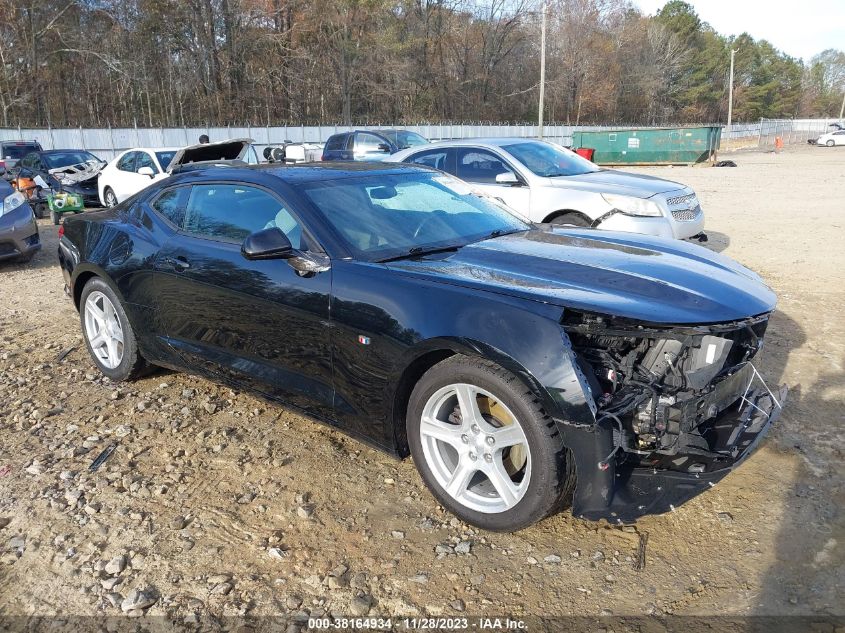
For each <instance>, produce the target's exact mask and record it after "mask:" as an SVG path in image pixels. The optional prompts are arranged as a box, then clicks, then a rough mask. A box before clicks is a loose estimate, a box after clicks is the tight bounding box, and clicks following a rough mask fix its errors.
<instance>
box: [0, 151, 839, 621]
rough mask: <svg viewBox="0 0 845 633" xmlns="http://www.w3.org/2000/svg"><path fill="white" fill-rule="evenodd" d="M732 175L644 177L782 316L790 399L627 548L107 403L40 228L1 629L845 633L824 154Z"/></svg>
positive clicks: (213, 407)
mask: <svg viewBox="0 0 845 633" xmlns="http://www.w3.org/2000/svg"><path fill="white" fill-rule="evenodd" d="M733 158H734V159H735V160H736V161H737V163H738V164H739V167H737V168H736V169H729V168H701V167H697V168H671V169H670V168H648V169H640V170H639V171H643V172H647V173H652V174H656V175H660V176H663V177H667V178H670V179H674V180H678V181H681V182H684V183H686V184H689V185H692V186H693V187H694V188H695V189H696V191H697V192H698V193H699V196H700V198H701V200H702V204H703V206H704V208H705V210H706V213H707V229H708V232H709V233H710V235H711V238H712V239H711V241H710V243H709V244H708V246H709V247H710V248H713V249H715V250H719V251H724V252H725V253H726V254H727V255H729V256H731V257H734V258H736V259H738V260H739V261H741V262H742V263H744V264H746V265H748V266H750V267H751V268H753V269H755V270H757V271H758V272H759V273H760V274H761V275H762V276H763V277H764V278H765V279H766V281H767V282H768V283H769V284H770V285H771V286H772V287H773V288H774V289H775V290H776V291H777V293H778V295H779V297H780V304H779V307H778V311H777V313H776V314H775V316H774V318H773V320H772V323H771V325H770V328H769V334H768V338H767V345H766V349H765V350H764V359H763V362H762V367H761V369H762V370H763V372H764V375H765V376H766V378H767V379H768V380H770V381H771V382H772V383H781V382H785V383H787V384H788V385H789V386H790V388H791V390H792V391H791V396H790V400H789V403H788V405H787V407H786V409H785V412H784V414H783V417H782V420H781V422H780V423H779V426H778V428H777V429H776V430H775V431H774V432H773V434H772V435H771V436H770V438H769V439H767V441H766V442H765V443H764V445H763V446H762V448H761V449H760V450H759V452H758V453H757V454H756V455H755V456H754V457H753V458H752V459H750V460H748V461H747V462H746V463H745V464H744V465H743V466H741V467H740V468H739V469H738V470H737V471H736V472H734V473H732V474H731V475H730V476H728V477H727V478H726V479H725V480H724V481H723V482H722V483H720V484H719V485H718V486H717V487H716V488H714V489H713V490H711V491H709V492H708V493H707V494H704V495H702V496H699V497H698V498H696V499H694V500H693V501H691V502H689V503H687V504H686V505H684V506H683V507H681V508H678V509H677V511H675V512H673V513H670V514H668V515H663V516H655V517H647V518H645V519H643V520H642V521H640V522H639V523H638V524H637V526H636V527H627V528H617V527H611V526H609V525H607V524H597V523H588V522H584V521H580V520H576V519H574V518H573V517H572V516H571V515H570V514H569V513H568V512H564V513H561V514H559V515H558V516H555V517H553V518H551V519H548V520H546V521H544V522H542V523H540V524H539V525H536V526H534V527H532V528H530V529H527V530H524V531H522V532H520V533H518V534H512V535H502V534H487V533H483V532H480V531H478V530H476V529H473V528H471V527H469V526H466V525H464V524H462V523H461V522H459V521H458V520H457V519H455V518H453V517H451V516H450V515H448V514H446V513H445V512H444V511H443V510H442V509H441V508H439V507H438V506H437V504H436V503H435V501H434V500H433V498H432V497H431V496H430V495H429V494H428V492H427V491H426V489H425V488H424V487H423V485H422V483H421V481H420V479H419V477H418V476H417V474H416V471H415V470H414V467H413V464H412V463H411V462H410V461H405V462H398V461H395V460H393V459H392V458H390V457H387V456H385V455H383V454H381V453H379V452H377V451H375V450H373V449H370V448H368V447H366V446H364V445H361V444H359V443H357V442H356V441H354V440H352V439H349V438H347V437H345V436H343V435H342V434H340V433H337V432H335V431H333V430H331V429H328V428H326V427H323V426H321V425H319V424H317V423H314V422H311V421H309V420H307V419H305V418H303V417H301V416H299V415H296V414H294V413H292V412H289V411H286V410H284V409H282V408H279V407H276V406H272V405H269V404H268V403H266V402H264V401H262V400H259V399H257V398H254V397H253V396H251V395H249V394H245V393H238V392H234V391H231V390H230V389H228V388H224V387H220V386H218V385H215V384H212V383H210V382H207V381H205V380H203V379H200V378H196V377H193V376H188V375H180V374H174V373H167V372H158V373H156V374H153V375H151V376H148V377H146V378H144V379H142V380H139V381H137V382H134V383H129V384H120V385H116V384H111V383H109V382H108V380H106V379H103V378H101V377H100V375H99V374H98V373H97V372H96V371H95V369H94V367H93V364H92V363H91V361H90V359H89V357H88V354H87V352H86V350H85V347H84V344H83V342H82V338H81V333H80V326H79V318H78V316H77V314H76V312H75V310H74V309H73V307H72V305H71V303H70V301H69V300H68V299H66V298H65V296H64V295H63V293H62V278H61V274H60V272H59V269H58V266H57V262H56V242H57V237H56V229H55V227H53V226H52V225H50V224H47V223H45V222H43V221H42V222H41V223H40V228H41V232H42V238H43V240H44V242H45V247H44V250H43V251H42V252H41V253H40V254H39V255H38V256H37V257H36V259H35V260H34V261H33V262H32V263H31V264H29V265H9V264H6V265H0V615H4V616H10V615H24V616H26V615H120V614H122V613H127V614H130V615H137V614H140V613H143V612H145V613H147V614H166V615H167V616H169V618H172V619H174V620H176V621H179V622H182V621H187V622H191V621H192V620H193V619H195V618H206V617H209V616H210V617H215V618H216V617H221V616H228V615H248V616H261V615H271V614H272V615H279V614H295V613H299V614H303V615H306V614H310V615H312V616H319V615H322V614H326V613H333V614H344V615H352V614H356V615H360V614H367V613H369V614H371V615H382V616H387V615H393V616H401V615H422V614H429V615H439V614H452V615H459V614H474V615H478V614H499V615H501V614H513V615H539V614H543V615H567V614H581V615H602V614H604V615H607V614H615V615H638V614H734V615H744V614H762V615H788V614H836V615H843V614H844V613H845V609H844V608H843V602H842V600H841V599H842V596H843V595H845V591H843V580H845V572H844V571H843V569H845V568H844V567H843V553H842V552H843V544H845V541H844V540H843V539H845V534H843V521H842V508H843V501H845V496H843V490H842V483H843V472H842V436H843V435H842V430H843V413H842V408H841V407H842V405H843V402H845V387H843V383H845V381H843V360H845V332H844V331H843V329H845V327H843V321H845V319H844V318H843V303H845V302H843V299H844V298H845V296H843V294H845V290H844V289H845V284H843V264H845V261H843V255H842V243H843V237H845V231H843V223H845V217H843V211H845V208H843V202H842V191H845V151H838V148H836V149H827V148H795V149H793V148H788V150H787V151H786V152H784V153H783V154H780V155H775V154H767V153H748V154H737V155H734V156H733ZM110 445H116V449H115V451H114V453H113V454H112V455H111V457H110V458H109V459H108V461H106V462H105V464H104V465H103V466H102V467H101V468H100V469H99V470H98V471H97V472H96V473H90V472H89V471H88V466H89V465H90V464H91V462H92V460H93V459H94V458H95V457H97V455H99V454H100V453H101V451H103V450H104V449H105V448H106V447H108V446H110ZM646 533H647V534H648V547H647V553H646V565H645V568H644V569H641V570H637V569H636V565H635V561H636V558H637V548H638V544H639V542H640V535H641V534H646Z"/></svg>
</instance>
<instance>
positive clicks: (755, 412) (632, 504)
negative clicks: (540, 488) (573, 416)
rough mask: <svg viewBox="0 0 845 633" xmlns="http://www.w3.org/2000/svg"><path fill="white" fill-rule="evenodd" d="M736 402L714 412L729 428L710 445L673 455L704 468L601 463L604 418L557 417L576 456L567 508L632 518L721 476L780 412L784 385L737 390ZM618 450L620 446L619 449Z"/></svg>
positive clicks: (591, 515)
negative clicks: (586, 421) (579, 422)
mask: <svg viewBox="0 0 845 633" xmlns="http://www.w3.org/2000/svg"><path fill="white" fill-rule="evenodd" d="M740 396H742V397H741V398H739V397H738V400H739V401H740V402H741V404H740V405H739V406H737V402H736V401H735V402H734V403H733V405H731V406H730V407H728V408H727V409H725V410H724V411H723V412H722V413H721V414H720V415H719V417H718V424H717V426H718V427H719V428H722V429H724V428H726V427H728V426H729V427H730V428H731V429H732V432H731V433H729V434H724V435H720V436H719V438H718V445H717V446H714V447H711V449H710V451H702V450H700V449H699V450H695V449H693V450H691V451H690V453H689V454H686V455H685V454H683V452H681V453H680V454H679V455H678V457H679V458H680V457H690V458H692V459H690V460H680V461H687V462H689V461H697V460H699V459H704V460H705V461H706V462H707V467H706V469H705V471H704V472H690V471H684V470H672V469H669V468H656V467H646V466H642V465H639V464H636V465H635V464H634V463H633V460H628V459H619V460H616V461H615V462H612V463H611V464H610V465H609V467H607V466H606V467H605V469H602V468H601V467H600V466H599V462H601V461H602V460H603V458H604V457H605V456H606V455H608V454H610V453H611V451H612V450H613V428H612V425H611V424H610V422H609V421H608V420H603V421H600V422H598V423H597V424H596V425H595V426H594V427H591V428H584V427H573V426H571V425H566V424H564V423H559V425H558V427H559V428H560V429H561V432H562V433H563V436H564V441H565V442H566V443H567V446H569V448H570V449H571V450H572V453H573V454H574V456H575V466H576V470H577V477H578V484H577V487H576V490H575V496H574V499H573V504H572V513H573V514H574V515H575V516H576V517H578V518H582V519H588V520H592V521H597V520H599V519H606V520H607V521H608V522H610V523H618V524H631V523H634V522H636V520H637V519H638V518H640V517H642V516H644V515H648V514H663V513H665V512H669V511H672V510H674V509H675V508H677V507H678V506H680V505H681V504H682V503H684V502H686V501H688V500H689V499H691V498H693V497H695V496H696V495H699V494H701V493H702V492H704V491H706V490H708V489H709V488H711V487H712V486H714V485H715V484H716V483H717V482H718V481H720V480H721V479H723V478H724V477H725V476H726V475H727V474H728V473H730V472H731V471H732V470H733V469H734V468H736V467H737V466H738V465H739V464H741V463H742V462H743V461H745V459H747V458H748V456H749V455H751V453H753V452H754V450H755V449H756V448H757V446H758V445H759V443H760V441H761V440H762V439H763V438H764V437H765V436H766V434H767V433H768V432H769V430H770V429H771V427H772V424H774V423H775V421H776V420H777V419H778V417H780V413H781V409H782V406H783V404H784V401H785V399H786V396H787V388H786V386H782V387H780V388H779V389H778V390H777V391H775V392H773V393H772V392H770V391H769V389H768V388H767V387H765V385H763V386H762V387H759V388H756V389H754V390H747V391H746V393H745V394H744V395H743V394H740ZM619 453H622V451H619Z"/></svg>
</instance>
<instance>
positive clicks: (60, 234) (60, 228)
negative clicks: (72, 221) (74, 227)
mask: <svg viewBox="0 0 845 633" xmlns="http://www.w3.org/2000/svg"><path fill="white" fill-rule="evenodd" d="M64 234H65V225H64V224H59V237H60V238H61V237H62V236H63V235H64Z"/></svg>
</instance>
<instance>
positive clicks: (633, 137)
mask: <svg viewBox="0 0 845 633" xmlns="http://www.w3.org/2000/svg"><path fill="white" fill-rule="evenodd" d="M721 134H722V128H721V127H720V126H707V127H680V128H677V127H676V128H669V127H666V128H645V129H638V130H603V131H601V132H574V133H573V134H572V147H573V148H581V147H590V148H593V149H594V150H595V153H594V154H593V162H594V163H598V164H599V165H691V164H692V163H700V162H703V161H706V160H710V159H711V158H713V157H714V156H715V153H716V150H717V149H719V140H720V138H721Z"/></svg>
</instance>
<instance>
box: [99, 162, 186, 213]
mask: <svg viewBox="0 0 845 633" xmlns="http://www.w3.org/2000/svg"><path fill="white" fill-rule="evenodd" d="M177 151H179V148H178V147H157V148H151V147H136V148H134V149H128V150H126V151H125V152H122V153H121V154H118V155H117V157H116V158H115V159H114V160H112V161H111V162H110V163H109V164H108V165H106V166H105V167H104V168H103V171H101V172H100V178H99V180H98V181H97V191H98V193H99V195H100V202H102V203H103V206H106V207H113V206H114V205H116V204H117V203H119V202H123V201H124V200H126V199H127V198H129V197H130V196H134V195H135V194H136V193H138V192H139V191H141V189H143V188H144V187H146V186H148V185H149V184H150V183H153V182H156V181H158V180H161V179H162V178H167V176H168V173H167V167H168V166H169V165H170V161H171V160H173V157H174V156H175V155H176V152H177Z"/></svg>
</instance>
